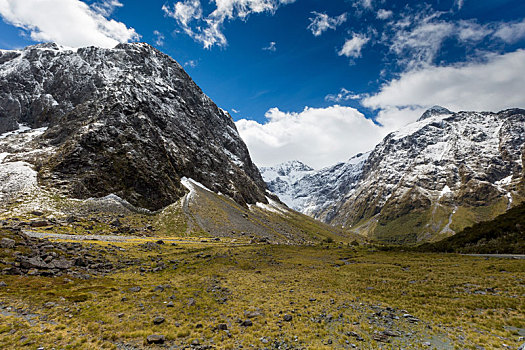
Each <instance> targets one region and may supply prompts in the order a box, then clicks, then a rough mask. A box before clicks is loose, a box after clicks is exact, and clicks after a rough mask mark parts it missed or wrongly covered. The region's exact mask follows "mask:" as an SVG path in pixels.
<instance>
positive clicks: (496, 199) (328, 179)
mask: <svg viewBox="0 0 525 350" xmlns="http://www.w3.org/2000/svg"><path fill="white" fill-rule="evenodd" d="M524 147H525V111H524V110H520V109H512V110H506V111H502V112H499V113H489V112H482V113H478V112H459V113H452V112H450V111H448V110H447V109H445V108H441V107H433V108H432V109H430V110H429V111H427V112H426V113H425V114H423V116H422V117H421V118H420V119H419V120H418V121H417V122H415V123H413V124H410V125H408V126H406V127H405V128H403V129H401V130H399V131H397V132H394V133H392V134H390V135H388V136H387V137H386V138H385V139H384V140H383V141H382V142H381V143H380V144H379V145H377V146H376V148H375V149H374V150H373V151H372V152H371V153H370V154H369V155H368V156H367V157H366V158H365V159H364V160H363V161H362V162H358V165H357V166H356V165H355V164H354V165H353V164H352V163H355V162H352V161H350V162H348V163H347V164H346V165H344V163H343V164H342V165H337V166H335V167H332V168H326V169H323V170H321V171H319V172H309V173H308V174H305V175H304V176H303V177H301V178H300V179H296V180H295V181H293V185H292V186H289V187H290V188H292V189H293V190H292V191H291V192H288V193H289V195H291V196H292V197H293V198H296V199H297V198H298V196H299V195H298V194H299V193H303V192H302V189H305V188H313V187H314V184H315V183H316V180H315V179H319V178H323V179H325V180H323V184H325V185H324V191H319V190H313V191H309V194H308V195H307V198H306V199H304V198H303V200H302V203H316V205H315V207H314V208H315V209H314V210H311V208H312V207H308V206H307V205H303V206H301V207H298V208H297V209H298V210H301V211H302V212H304V213H307V214H309V215H312V216H314V217H316V218H319V219H321V220H323V221H325V222H327V223H330V224H332V225H337V226H339V225H342V226H344V227H345V228H346V229H347V230H351V231H353V232H357V233H361V234H364V235H367V236H369V237H372V238H376V239H380V240H383V241H388V242H395V243H415V242H418V241H425V240H436V239H439V238H442V237H446V236H450V235H452V234H454V233H455V232H458V231H460V230H462V229H463V228H465V227H466V226H468V225H471V224H473V223H475V222H479V221H482V220H488V219H491V218H493V217H495V216H496V215H498V214H501V213H502V212H505V211H506V210H507V209H508V208H510V207H512V206H513V205H515V204H517V203H519V202H521V201H523V200H524V199H525V180H524V170H523V169H524V162H525V160H524ZM262 173H263V176H265V173H266V171H264V170H263V171H262ZM281 181H285V180H283V179H281ZM268 185H269V187H270V189H272V188H273V187H272V186H273V183H272V182H271V181H268ZM318 188H323V187H322V186H319V187H318ZM332 189H337V190H336V191H334V190H332ZM327 194H328V195H327ZM284 198H286V197H284ZM285 202H286V200H285ZM309 210H310V211H309Z"/></svg>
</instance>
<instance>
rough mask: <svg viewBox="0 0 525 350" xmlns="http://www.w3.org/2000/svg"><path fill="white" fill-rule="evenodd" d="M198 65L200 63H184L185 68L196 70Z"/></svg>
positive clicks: (191, 61) (190, 61) (194, 61)
mask: <svg viewBox="0 0 525 350" xmlns="http://www.w3.org/2000/svg"><path fill="white" fill-rule="evenodd" d="M198 64H199V62H198V61H196V60H189V61H188V62H186V63H184V67H190V68H195V67H197V65H198Z"/></svg>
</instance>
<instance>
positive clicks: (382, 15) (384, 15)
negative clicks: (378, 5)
mask: <svg viewBox="0 0 525 350" xmlns="http://www.w3.org/2000/svg"><path fill="white" fill-rule="evenodd" d="M393 14H394V13H393V12H392V11H390V10H385V9H379V10H378V11H377V15H376V17H377V18H379V19H389V18H390V17H392V15H393Z"/></svg>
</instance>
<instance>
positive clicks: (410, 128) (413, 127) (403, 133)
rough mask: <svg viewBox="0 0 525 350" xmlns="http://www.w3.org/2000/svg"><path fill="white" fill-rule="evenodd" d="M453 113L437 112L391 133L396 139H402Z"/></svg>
mask: <svg viewBox="0 0 525 350" xmlns="http://www.w3.org/2000/svg"><path fill="white" fill-rule="evenodd" d="M452 115H453V114H436V115H432V116H430V117H428V118H425V119H420V120H418V121H416V122H414V123H411V124H408V125H406V126H404V127H402V128H401V129H399V130H398V131H394V132H393V133H392V134H391V135H392V137H393V139H394V140H400V139H402V138H404V137H407V136H410V135H412V134H414V133H416V132H418V131H419V130H421V129H423V128H424V127H425V126H427V125H430V124H432V123H435V122H441V121H443V120H445V119H446V118H449V117H451V116H452Z"/></svg>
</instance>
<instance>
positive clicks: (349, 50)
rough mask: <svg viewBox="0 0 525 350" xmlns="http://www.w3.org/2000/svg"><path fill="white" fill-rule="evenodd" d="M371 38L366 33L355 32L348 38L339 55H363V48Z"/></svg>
mask: <svg viewBox="0 0 525 350" xmlns="http://www.w3.org/2000/svg"><path fill="white" fill-rule="evenodd" d="M369 40H370V38H369V37H368V36H366V35H364V34H355V33H354V36H353V37H352V38H351V39H346V41H345V44H344V45H343V47H342V48H341V50H339V53H338V54H339V56H346V57H351V58H358V57H361V50H362V49H363V47H364V46H365V45H366V43H368V41H369Z"/></svg>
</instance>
